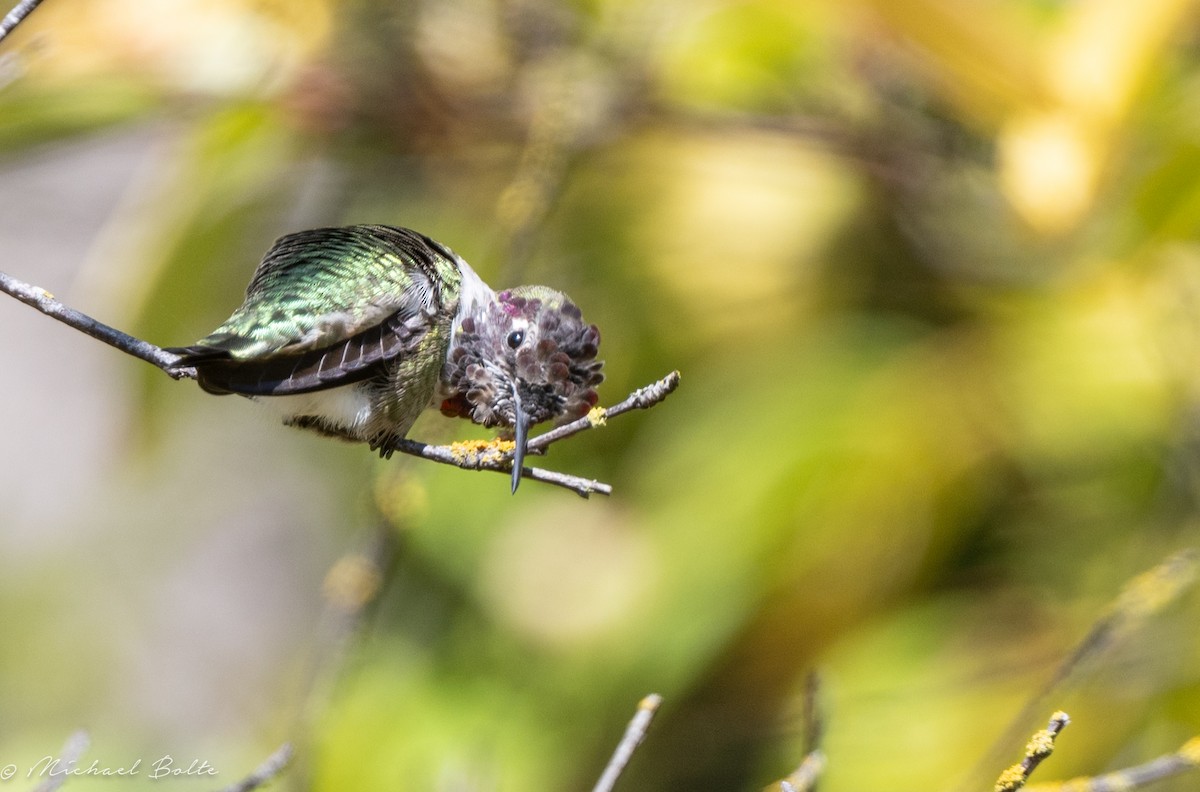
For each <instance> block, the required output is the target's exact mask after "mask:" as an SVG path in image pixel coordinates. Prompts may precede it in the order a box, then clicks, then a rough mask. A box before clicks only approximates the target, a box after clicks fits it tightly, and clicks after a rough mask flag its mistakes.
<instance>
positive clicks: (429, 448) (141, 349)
mask: <svg viewBox="0 0 1200 792" xmlns="http://www.w3.org/2000/svg"><path fill="white" fill-rule="evenodd" d="M0 291H2V292H4V293H6V294H9V295H11V296H13V297H15V298H17V299H18V300H20V301H21V302H23V303H25V304H26V305H28V306H30V307H32V308H35V309H37V310H38V311H41V312H42V313H44V314H46V315H47V316H49V317H52V318H54V319H57V320H58V321H60V322H62V323H63V324H65V325H67V326H69V327H73V328H75V329H76V330H78V331H80V332H82V333H87V334H88V335H90V336H91V337H92V338H95V339H98V340H100V341H103V342H104V343H106V344H108V345H109V346H112V347H115V348H116V349H119V350H121V351H122V352H124V353H126V354H128V355H133V356H134V357H136V358H138V359H139V360H144V361H146V362H147V363H149V364H151V365H153V366H156V367H157V368H159V369H161V370H162V371H164V372H166V374H167V375H168V376H170V377H173V378H174V379H195V377H196V371H195V369H192V368H188V367H179V368H176V367H175V364H176V363H177V362H178V361H179V358H178V357H177V356H176V355H173V354H171V353H170V352H167V351H165V350H163V349H162V348H161V347H158V346H155V345H154V344H151V343H150V342H148V341H143V340H141V339H140V338H136V337H134V336H131V335H129V334H128V333H123V332H121V331H120V330H117V329H116V328H114V327H109V326H108V325H106V324H104V323H102V322H98V321H96V320H95V319H93V318H92V317H90V316H88V315H87V314H85V313H82V312H80V311H76V310H75V309H74V308H69V307H67V306H66V305H64V304H63V303H61V302H59V301H58V300H57V299H55V297H54V295H52V294H50V293H49V292H48V291H46V290H45V289H43V288H41V287H40V286H33V285H30V284H28V283H25V282H24V281H20V280H18V279H16V278H14V277H12V276H10V275H6V274H4V273H3V272H0ZM678 386H679V372H678V371H673V372H671V373H670V374H668V375H667V376H665V377H663V378H662V379H661V380H659V381H658V382H655V383H653V384H651V385H647V386H646V387H644V388H639V389H638V390H636V391H634V392H633V393H632V394H630V395H629V397H628V398H626V399H625V400H624V401H622V402H620V403H619V404H616V405H613V406H612V407H609V408H607V409H605V408H602V407H598V408H596V409H594V410H592V412H590V413H588V415H586V416H585V417H583V418H580V419H579V420H577V421H572V422H571V423H569V424H564V425H563V426H560V427H558V428H556V429H552V430H550V431H549V432H545V433H544V434H541V435H538V436H537V437H535V438H533V439H532V440H530V441H529V444H528V448H529V453H531V454H544V453H545V452H546V449H547V448H548V447H549V446H550V445H551V444H552V443H556V442H558V441H559V440H563V439H566V438H567V437H570V436H572V435H575V434H578V433H580V432H583V431H586V430H588V429H592V428H594V427H596V426H603V425H604V422H605V420H607V419H608V418H611V417H614V416H617V415H620V414H621V413H624V412H628V411H630V410H633V409H648V408H650V407H653V406H654V405H655V404H658V403H659V402H660V401H662V400H663V399H665V398H666V397H667V395H668V394H669V393H671V392H672V391H674V390H675V388H677V387H678ZM511 446H512V444H511V443H509V444H508V447H507V448H506V447H505V443H504V442H503V441H498V442H492V443H455V444H452V445H448V446H435V445H429V444H428V443H422V442H419V441H416V440H408V439H403V440H400V441H398V442H396V443H393V444H392V445H391V446H390V447H389V448H388V449H387V451H388V454H389V455H390V453H391V452H392V451H399V452H400V453H402V454H408V455H409V456H415V457H420V458H421V459H428V460H430V461H432V462H439V463H441V464H443V465H453V466H454V467H459V468H463V469H464V470H492V471H495V472H497V473H509V474H511V473H512V448H511ZM521 475H522V476H523V477H524V478H528V479H533V480H534V481H541V482H544V483H546V484H553V485H555V486H558V487H563V488H565V489H569V490H571V491H572V492H574V493H576V494H577V495H579V496H580V497H583V498H586V497H588V496H590V495H592V494H593V493H599V494H601V495H611V494H612V487H611V486H610V485H608V484H605V483H603V482H601V481H596V480H595V479H586V478H582V477H580V476H572V475H570V474H568V473H559V472H557V471H553V470H543V469H541V468H533V467H526V468H523V469H522V471H521Z"/></svg>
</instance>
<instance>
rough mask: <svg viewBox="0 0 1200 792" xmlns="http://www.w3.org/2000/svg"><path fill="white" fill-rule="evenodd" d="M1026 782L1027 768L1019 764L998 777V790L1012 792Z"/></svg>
mask: <svg viewBox="0 0 1200 792" xmlns="http://www.w3.org/2000/svg"><path fill="white" fill-rule="evenodd" d="M1024 783H1025V768H1024V767H1023V766H1021V765H1019V764H1015V765H1013V766H1012V767H1010V768H1008V769H1007V770H1005V771H1004V772H1003V773H1001V774H1000V777H999V778H997V779H996V792H1012V790H1014V789H1020V788H1021V785H1022V784H1024Z"/></svg>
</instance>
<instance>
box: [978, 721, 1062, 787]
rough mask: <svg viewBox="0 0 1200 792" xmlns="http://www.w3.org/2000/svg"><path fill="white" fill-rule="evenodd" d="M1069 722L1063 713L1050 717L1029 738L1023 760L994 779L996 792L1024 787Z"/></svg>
mask: <svg viewBox="0 0 1200 792" xmlns="http://www.w3.org/2000/svg"><path fill="white" fill-rule="evenodd" d="M1070 722H1071V718H1070V716H1069V715H1067V713H1065V712H1061V711H1060V712H1056V713H1054V714H1053V715H1051V716H1050V723H1049V724H1047V726H1046V728H1044V729H1042V730H1041V731H1039V732H1037V733H1035V734H1034V735H1033V736H1032V737H1030V738H1029V743H1028V744H1026V746H1025V758H1023V759H1022V760H1021V761H1019V762H1017V763H1016V764H1015V765H1013V766H1011V767H1009V768H1008V769H1007V770H1005V771H1004V772H1003V773H1001V774H1000V777H999V778H997V779H996V787H995V790H996V792H1017V790H1018V789H1020V788H1021V787H1023V786H1025V782H1026V781H1028V780H1029V776H1030V774H1031V773H1033V771H1034V770H1036V769H1037V766H1038V765H1040V764H1041V763H1042V762H1043V761H1045V759H1046V757H1048V756H1049V755H1050V754H1051V753H1052V752H1053V751H1054V741H1055V740H1057V739H1058V735H1059V734H1060V733H1061V732H1062V730H1063V729H1065V728H1066V727H1067V724H1068V723H1070Z"/></svg>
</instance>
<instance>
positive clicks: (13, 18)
mask: <svg viewBox="0 0 1200 792" xmlns="http://www.w3.org/2000/svg"><path fill="white" fill-rule="evenodd" d="M41 4H42V0H21V2H19V3H17V4H16V5H15V6H13V10H12V11H9V12H8V13H7V14H6V15H5V16H4V19H3V20H0V41H4V39H5V38H7V37H8V34H9V33H12V32H13V31H14V30H16V29H17V25H19V24H21V23H22V22H24V21H25V17H27V16H29V15H30V14H32V13H33V11H34V9H35V8H37V7H38V6H39V5H41Z"/></svg>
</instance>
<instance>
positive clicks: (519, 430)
mask: <svg viewBox="0 0 1200 792" xmlns="http://www.w3.org/2000/svg"><path fill="white" fill-rule="evenodd" d="M513 407H514V410H515V412H516V416H517V423H516V426H514V427H513V441H514V443H515V447H514V448H513V461H512V492H513V495H516V494H517V487H519V486H520V485H521V470H522V467H523V466H524V464H525V444H526V442H528V440H529V416H528V415H527V414H526V413H525V411H524V410H522V409H521V398H520V397H519V396H517V394H516V389H515V388H514V389H513Z"/></svg>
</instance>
